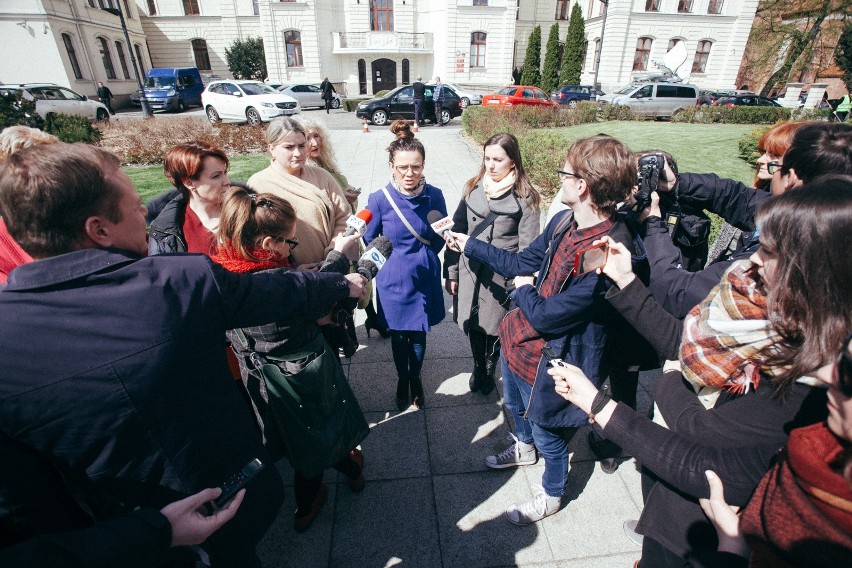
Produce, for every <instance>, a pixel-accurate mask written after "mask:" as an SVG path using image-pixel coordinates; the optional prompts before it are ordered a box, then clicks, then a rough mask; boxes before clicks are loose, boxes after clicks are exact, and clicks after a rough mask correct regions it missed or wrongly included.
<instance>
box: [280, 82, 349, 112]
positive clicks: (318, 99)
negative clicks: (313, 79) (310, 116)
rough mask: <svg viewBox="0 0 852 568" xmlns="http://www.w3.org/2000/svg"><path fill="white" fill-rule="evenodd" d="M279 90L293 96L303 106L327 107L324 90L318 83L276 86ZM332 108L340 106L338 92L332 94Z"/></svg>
mask: <svg viewBox="0 0 852 568" xmlns="http://www.w3.org/2000/svg"><path fill="white" fill-rule="evenodd" d="M276 88H277V89H278V90H279V91H281V92H282V93H284V94H285V95H287V96H289V97H293V98H294V99H296V100H297V101H299V104H300V105H302V108H307V107H319V108H325V99H323V98H322V91H321V90H320V88H319V87H318V86H316V85H310V84H307V83H301V84H297V85H287V84H284V85H280V86H278V87H276ZM331 96H332V99H331V108H340V95H338V94H337V93H332V94H331Z"/></svg>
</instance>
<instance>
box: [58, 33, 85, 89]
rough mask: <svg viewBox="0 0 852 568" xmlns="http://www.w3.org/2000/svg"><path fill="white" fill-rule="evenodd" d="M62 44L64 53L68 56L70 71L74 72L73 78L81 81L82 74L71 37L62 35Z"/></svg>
mask: <svg viewBox="0 0 852 568" xmlns="http://www.w3.org/2000/svg"><path fill="white" fill-rule="evenodd" d="M62 43H64V44H65V53H67V54H68V61H70V62H71V70H72V71H74V77H76V78H77V79H82V78H83V72H82V71H81V70H80V62H79V61H77V51H76V50H75V49H74V42H73V40H72V39H71V36H70V35H68V34H62Z"/></svg>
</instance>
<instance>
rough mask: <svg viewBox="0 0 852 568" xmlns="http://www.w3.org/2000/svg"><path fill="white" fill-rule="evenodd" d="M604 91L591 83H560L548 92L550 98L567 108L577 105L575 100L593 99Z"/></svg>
mask: <svg viewBox="0 0 852 568" xmlns="http://www.w3.org/2000/svg"><path fill="white" fill-rule="evenodd" d="M603 94H604V92H603V91H601V90H600V89H598V88H596V87H593V86H591V85H562V86H561V87H559V88H558V89H556V90H555V91H553V92H552V93H551V94H550V100H552V101H556V102H557V103H559V104H561V105H567V106H568V108H574V107H575V106H577V101H595V100H597V98H598V95H603Z"/></svg>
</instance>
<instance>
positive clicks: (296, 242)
mask: <svg viewBox="0 0 852 568" xmlns="http://www.w3.org/2000/svg"><path fill="white" fill-rule="evenodd" d="M275 240H276V241H278V242H279V243H287V244H288V245H290V250H293V249H294V248H296V247H297V246H299V239H296V238H292V239H285V238H284V237H278V238H277V239H275Z"/></svg>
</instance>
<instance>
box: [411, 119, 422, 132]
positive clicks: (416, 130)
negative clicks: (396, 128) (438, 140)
mask: <svg viewBox="0 0 852 568" xmlns="http://www.w3.org/2000/svg"><path fill="white" fill-rule="evenodd" d="M411 131H412V132H420V127H419V126H417V121H416V120H415V121H414V127H413V128H412V129H411Z"/></svg>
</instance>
